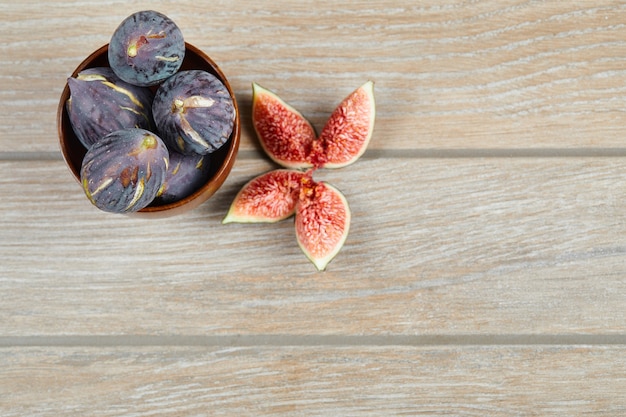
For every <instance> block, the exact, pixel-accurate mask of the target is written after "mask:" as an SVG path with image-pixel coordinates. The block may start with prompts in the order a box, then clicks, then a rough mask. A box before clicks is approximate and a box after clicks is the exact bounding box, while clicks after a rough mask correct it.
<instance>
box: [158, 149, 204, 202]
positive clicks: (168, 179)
mask: <svg viewBox="0 0 626 417" xmlns="http://www.w3.org/2000/svg"><path fill="white" fill-rule="evenodd" d="M169 156H170V160H169V161H170V162H169V167H168V170H167V173H166V174H165V180H164V181H163V186H162V187H161V190H159V193H158V194H157V196H156V198H155V200H154V203H155V204H159V205H161V204H169V203H173V202H175V201H180V200H181V199H183V198H185V197H188V196H190V195H191V194H193V193H194V192H195V191H197V190H198V189H199V188H200V187H201V186H202V185H203V184H204V183H206V181H207V180H208V177H209V175H210V167H211V156H210V155H199V154H190V155H184V154H181V153H179V152H175V151H171V152H170V153H169Z"/></svg>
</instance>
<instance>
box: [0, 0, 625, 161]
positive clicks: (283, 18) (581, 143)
mask: <svg viewBox="0 0 626 417" xmlns="http://www.w3.org/2000/svg"><path fill="white" fill-rule="evenodd" d="M305 4H306V5H305ZM133 7H134V8H133V10H134V9H140V8H152V9H157V10H160V11H162V12H164V13H166V14H168V15H170V16H171V17H172V18H173V19H175V21H176V22H177V23H178V24H179V26H181V28H182V29H183V31H184V34H185V36H186V38H187V39H188V40H189V41H190V42H192V43H194V44H196V45H197V46H199V47H201V48H202V49H203V50H205V51H206V52H207V53H208V54H209V55H211V56H212V57H213V58H214V59H215V60H216V62H217V63H218V64H219V65H220V66H221V67H222V68H223V70H224V71H225V73H226V74H227V76H228V77H229V79H230V81H231V83H232V85H233V88H234V89H235V93H236V95H237V97H238V99H239V101H240V106H241V111H242V113H241V116H242V121H243V124H244V129H243V138H242V149H255V148H256V147H257V145H256V139H255V137H254V135H253V134H252V129H251V127H250V99H251V91H250V84H251V82H253V81H256V82H260V83H262V84H264V85H265V86H266V87H267V88H270V89H273V90H275V91H277V92H278V93H279V94H281V95H282V96H283V97H284V98H285V99H286V100H288V101H289V102H290V103H292V104H293V105H295V106H296V107H297V108H298V109H300V110H301V111H302V112H303V113H304V114H305V115H306V116H307V117H309V118H310V119H311V120H312V122H313V123H314V124H315V126H316V127H318V128H321V126H322V125H323V123H324V121H325V120H326V118H327V117H328V115H329V113H330V112H331V111H332V109H333V108H334V106H335V105H336V104H337V103H338V102H339V101H340V100H341V99H342V98H343V97H344V96H345V95H346V94H348V93H349V92H350V91H352V90H353V89H354V88H356V87H357V86H359V85H360V84H361V83H363V82H365V81H366V80H368V79H373V80H374V81H375V82H376V96H377V106H378V114H377V125H376V131H375V135H374V138H373V140H372V143H371V147H372V149H414V148H420V149H429V148H433V147H434V148H452V149H458V148H484V147H487V148H499V147H501V148H535V147H538V148H544V147H547V148H569V147H581V148H593V147H619V148H622V147H623V138H622V136H623V135H622V132H623V126H624V125H626V112H624V105H623V102H624V93H625V87H624V85H626V72H625V71H624V70H623V68H624V59H625V58H624V53H623V51H624V48H625V46H626V41H625V40H624V39H626V27H624V25H623V22H624V19H625V18H626V8H625V7H624V5H622V4H619V3H616V2H613V1H594V2H552V1H546V2H519V1H512V0H511V1H493V0H492V1H484V2H479V3H476V2H460V1H458V2H448V3H446V4H443V5H442V4H441V3H440V2H439V1H428V2H421V3H419V4H413V3H410V4H409V3H404V4H393V3H387V2H374V3H373V2H369V1H368V2H353V1H317V2H315V3H302V2H287V1H274V0H272V1H259V2H256V3H255V4H254V5H253V6H251V5H250V4H249V3H246V2H228V3H223V2H202V3H201V4H199V3H198V2H197V1H188V0H187V1H178V2H176V3H170V2H162V1H152V2H140V3H138V4H136V5H135V6H133ZM130 12H131V10H129V9H128V8H127V7H119V5H118V4H117V3H116V2H111V1H101V2H94V1H87V2H81V4H80V5H76V4H74V3H73V2H54V3H51V6H50V7H45V8H43V7H41V5H40V3H37V2H30V1H29V2H26V1H21V2H18V3H15V4H12V5H11V7H8V5H7V6H3V7H2V15H1V16H2V17H0V22H1V23H2V27H3V42H2V44H1V45H0V53H1V54H2V57H3V59H2V60H1V61H0V74H2V76H0V148H1V149H2V150H3V151H10V152H29V151H37V152H51V151H57V150H58V146H57V144H56V125H55V114H56V107H57V104H58V99H59V96H60V93H61V90H62V88H63V85H64V82H65V79H66V77H67V76H68V75H69V74H70V73H71V72H72V70H73V69H74V68H75V67H76V66H77V65H78V64H79V63H80V62H81V61H82V59H83V58H85V57H86V56H87V55H88V54H89V53H90V52H91V51H93V50H95V49H96V48H98V47H99V46H101V45H102V44H104V43H106V42H108V40H109V38H110V34H111V33H112V31H113V30H114V29H115V27H117V25H118V24H119V22H121V20H122V19H123V18H124V17H126V16H127V15H128V14H129V13H130ZM33 28H36V30H34V29H33Z"/></svg>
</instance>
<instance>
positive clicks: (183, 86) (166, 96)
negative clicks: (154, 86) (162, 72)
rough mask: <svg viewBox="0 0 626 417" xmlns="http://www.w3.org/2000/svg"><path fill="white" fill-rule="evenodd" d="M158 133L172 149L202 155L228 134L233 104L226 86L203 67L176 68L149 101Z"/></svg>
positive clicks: (211, 150)
mask: <svg viewBox="0 0 626 417" xmlns="http://www.w3.org/2000/svg"><path fill="white" fill-rule="evenodd" d="M152 113H153V115H154V120H155V122H156V126H157V129H158V132H159V134H160V135H161V137H162V138H163V140H164V141H165V143H166V144H167V145H168V146H170V147H171V148H172V149H174V150H176V151H178V152H181V153H184V154H189V153H198V154H201V155H206V154H209V153H212V152H215V151H216V150H218V149H219V148H220V147H221V146H222V145H224V143H226V141H227V140H228V138H229V137H230V134H231V133H232V131H233V126H234V121H235V107H234V104H233V99H232V98H231V96H230V94H229V92H228V89H227V88H226V86H225V85H224V84H223V83H222V82H221V81H220V80H219V79H218V78H217V77H215V76H214V75H213V74H211V73H209V72H207V71H203V70H187V71H179V72H178V73H176V74H175V75H173V76H172V77H170V78H168V79H167V80H165V82H163V84H161V85H160V86H159V88H158V90H157V91H156V93H155V97H154V101H153V102H152Z"/></svg>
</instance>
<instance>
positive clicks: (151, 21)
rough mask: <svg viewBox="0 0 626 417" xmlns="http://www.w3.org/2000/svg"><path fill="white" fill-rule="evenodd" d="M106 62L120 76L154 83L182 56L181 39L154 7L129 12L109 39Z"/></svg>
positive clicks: (169, 73)
mask: <svg viewBox="0 0 626 417" xmlns="http://www.w3.org/2000/svg"><path fill="white" fill-rule="evenodd" d="M108 57H109V65H110V66H111V68H112V69H113V71H114V72H115V73H116V74H117V76H118V77H120V78H121V79H122V80H124V81H126V82H128V83H131V84H135V85H139V86H143V87H145V86H152V85H157V84H159V83H160V82H162V81H163V80H165V79H167V78H168V77H170V76H172V75H174V74H175V73H176V72H177V71H178V70H179V69H180V67H181V65H182V63H183V59H184V57H185V40H184V38H183V34H182V32H181V30H180V28H179V27H178V26H177V25H176V23H174V21H172V20H171V19H170V18H169V17H167V16H165V15H164V14H162V13H159V12H156V11H154V10H144V11H140V12H136V13H133V14H132V15H130V16H128V17H127V18H126V19H124V20H123V21H122V23H120V25H119V26H118V27H117V29H115V31H114V32H113V36H112V37H111V41H110V42H109V51H108Z"/></svg>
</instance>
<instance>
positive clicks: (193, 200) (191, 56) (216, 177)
mask: <svg viewBox="0 0 626 417" xmlns="http://www.w3.org/2000/svg"><path fill="white" fill-rule="evenodd" d="M185 47H186V51H185V58H184V60H183V63H182V66H181V68H180V69H181V70H191V69H197V70H204V71H207V72H210V73H211V74H213V75H215V76H216V77H217V78H218V79H219V80H220V81H222V83H223V84H224V86H225V87H226V89H227V90H228V92H229V94H230V96H231V98H232V100H233V105H234V107H235V123H234V126H233V132H232V133H231V135H230V138H229V139H228V141H227V142H226V143H225V144H224V145H223V146H222V147H221V148H220V149H218V150H217V151H215V152H213V153H212V154H211V157H210V169H209V172H208V176H207V181H206V182H205V183H204V184H203V185H202V186H201V187H200V188H199V189H197V190H196V191H195V192H193V193H192V194H191V195H189V196H187V197H185V198H182V199H180V200H178V201H175V202H171V203H168V204H162V205H156V204H155V205H149V206H148V207H145V208H143V209H141V210H139V211H136V212H133V213H129V214H128V215H132V216H139V217H153V218H154V217H156V218H159V217H169V216H173V215H177V214H181V213H184V212H187V211H189V210H192V209H194V208H196V207H198V206H199V205H200V204H202V203H204V202H205V201H207V200H208V199H209V198H210V197H211V196H212V195H213V194H215V192H216V191H217V190H218V189H219V188H220V187H221V186H222V184H223V183H224V181H225V180H226V178H227V177H228V175H229V174H230V171H231V169H232V167H233V165H234V163H235V159H236V157H237V152H238V150H239V137H240V134H241V126H240V120H239V108H238V106H237V101H236V99H235V95H234V93H233V90H232V88H231V87H230V84H229V83H228V80H227V79H226V76H224V74H223V73H222V71H221V70H220V68H219V67H218V66H217V64H216V63H215V62H213V60H211V58H209V57H208V56H207V55H206V54H205V53H204V52H202V51H201V50H200V49H198V48H196V47H195V46H193V45H191V44H189V43H185ZM108 50H109V45H108V44H107V45H104V46H102V47H100V48H99V49H97V50H96V51H94V52H93V53H91V55H89V56H88V57H87V58H86V59H85V60H84V61H83V62H82V63H81V64H80V65H79V66H78V67H77V68H76V69H75V70H74V72H73V73H72V75H71V76H72V77H76V76H77V75H78V73H79V72H81V71H83V70H85V69H87V68H94V67H108V66H109V60H108ZM69 98H70V90H69V86H68V85H67V83H66V84H65V87H64V88H63V92H62V93H61V99H60V100H59V106H58V109H57V129H58V134H59V141H60V146H61V152H62V154H63V159H64V160H65V163H66V164H67V166H68V167H69V169H70V171H71V173H72V175H73V176H74V179H75V180H76V181H77V182H78V183H79V184H80V169H81V165H82V161H83V158H84V156H85V154H86V153H87V149H86V148H85V147H84V146H83V144H82V143H81V142H80V141H79V140H78V138H77V137H76V134H75V133H74V130H73V128H72V125H71V122H70V120H69V116H68V114H67V109H66V102H67V100H68V99H69Z"/></svg>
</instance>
